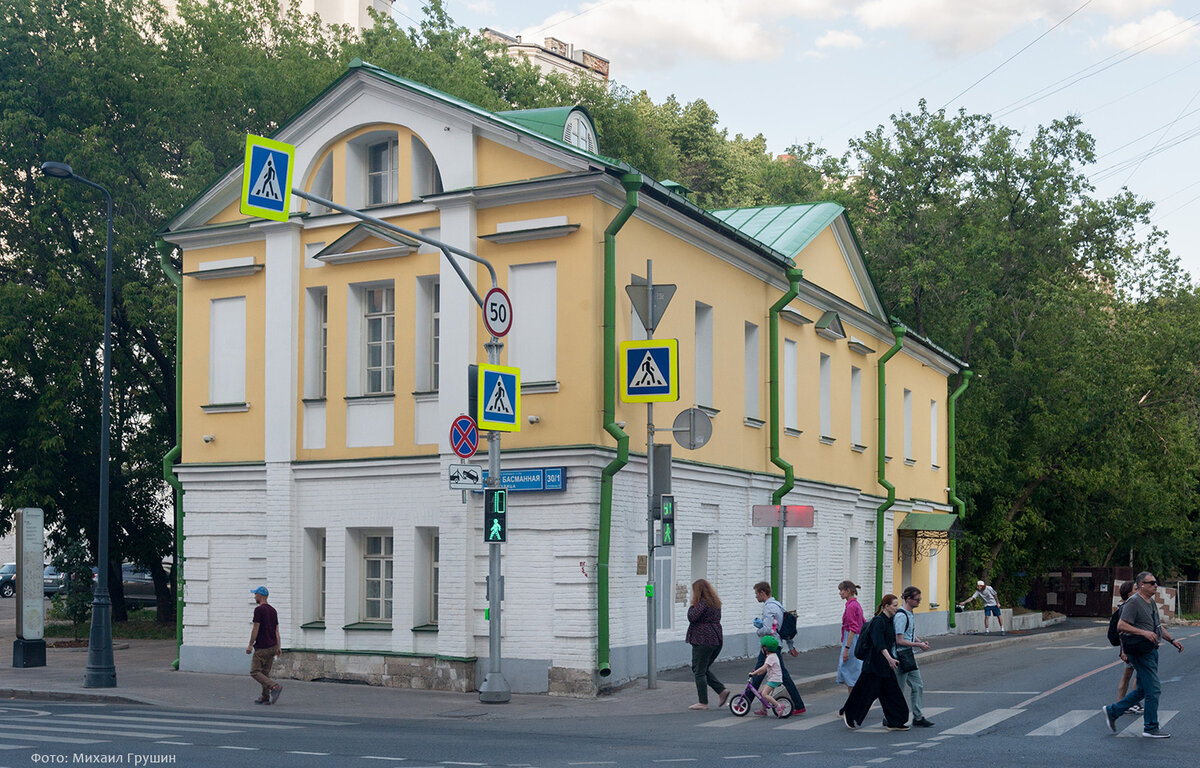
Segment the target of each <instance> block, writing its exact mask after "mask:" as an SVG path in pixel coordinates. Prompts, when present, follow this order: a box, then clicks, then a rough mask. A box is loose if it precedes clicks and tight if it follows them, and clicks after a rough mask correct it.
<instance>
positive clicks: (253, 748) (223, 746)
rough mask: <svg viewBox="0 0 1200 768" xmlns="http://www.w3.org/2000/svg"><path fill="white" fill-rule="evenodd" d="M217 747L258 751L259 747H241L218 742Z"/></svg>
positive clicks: (241, 750)
mask: <svg viewBox="0 0 1200 768" xmlns="http://www.w3.org/2000/svg"><path fill="white" fill-rule="evenodd" d="M217 749H236V750H238V751H239V752H257V751H258V747H239V746H237V745H234V744H218V745H217Z"/></svg>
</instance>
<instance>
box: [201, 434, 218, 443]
mask: <svg viewBox="0 0 1200 768" xmlns="http://www.w3.org/2000/svg"><path fill="white" fill-rule="evenodd" d="M216 439H217V437H216V435H205V436H204V442H206V443H211V442H212V441H213V440H216Z"/></svg>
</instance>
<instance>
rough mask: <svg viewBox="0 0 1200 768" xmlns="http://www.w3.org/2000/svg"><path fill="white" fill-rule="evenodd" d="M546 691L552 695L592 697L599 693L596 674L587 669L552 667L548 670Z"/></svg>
mask: <svg viewBox="0 0 1200 768" xmlns="http://www.w3.org/2000/svg"><path fill="white" fill-rule="evenodd" d="M546 683H547V686H548V687H547V689H546V692H547V693H549V694H550V695H551V696H578V697H580V698H592V697H594V696H596V695H597V694H598V693H599V690H600V688H599V686H598V685H597V684H596V674H595V673H594V672H591V671H590V670H586V669H569V668H567V667H550V669H549V670H547V672H546Z"/></svg>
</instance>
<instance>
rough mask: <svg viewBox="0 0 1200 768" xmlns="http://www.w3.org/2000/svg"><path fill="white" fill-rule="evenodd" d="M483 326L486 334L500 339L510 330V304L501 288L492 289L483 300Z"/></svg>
mask: <svg viewBox="0 0 1200 768" xmlns="http://www.w3.org/2000/svg"><path fill="white" fill-rule="evenodd" d="M483 324H484V325H486V326H487V329H488V333H490V334H492V335H493V336H497V337H501V336H504V335H505V334H507V333H508V332H509V331H510V330H512V302H511V301H509V298H508V294H507V293H505V292H504V289H502V288H493V289H492V290H490V291H488V292H487V296H485V297H484V298H483Z"/></svg>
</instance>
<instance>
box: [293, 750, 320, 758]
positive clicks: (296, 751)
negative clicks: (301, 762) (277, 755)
mask: <svg viewBox="0 0 1200 768" xmlns="http://www.w3.org/2000/svg"><path fill="white" fill-rule="evenodd" d="M288 754H289V755H317V756H318V757H329V753H328V752H301V751H300V750H298V749H292V750H288Z"/></svg>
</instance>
